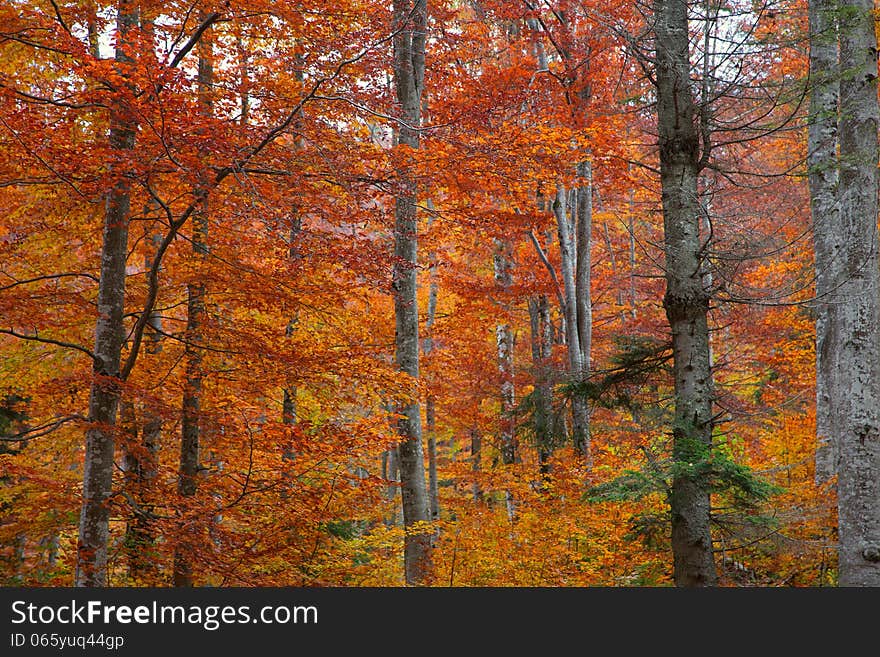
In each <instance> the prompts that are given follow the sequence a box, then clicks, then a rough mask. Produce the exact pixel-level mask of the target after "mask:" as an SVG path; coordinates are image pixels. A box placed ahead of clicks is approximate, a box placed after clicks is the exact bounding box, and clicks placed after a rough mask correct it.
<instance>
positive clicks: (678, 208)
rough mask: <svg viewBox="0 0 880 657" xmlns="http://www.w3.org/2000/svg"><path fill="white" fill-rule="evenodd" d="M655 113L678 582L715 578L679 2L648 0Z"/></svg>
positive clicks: (708, 379) (683, 9)
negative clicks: (701, 472) (704, 473)
mask: <svg viewBox="0 0 880 657" xmlns="http://www.w3.org/2000/svg"><path fill="white" fill-rule="evenodd" d="M654 19H655V21H656V22H655V28H654V29H655V39H656V85H657V118H658V128H659V147H660V180H661V186H662V196H663V228H664V252H665V259H666V295H665V297H664V300H663V305H664V307H665V309H666V316H667V319H668V321H669V326H670V329H671V331H672V349H673V375H674V378H675V382H674V395H675V417H674V420H673V427H672V434H673V448H672V452H673V459H674V461H675V462H676V463H677V464H679V465H681V467H680V468H677V472H676V474H675V475H674V477H673V482H672V492H671V494H670V498H671V499H670V504H671V514H672V553H673V576H674V579H675V583H676V585H677V586H714V585H715V584H716V583H717V574H716V571H715V561H714V559H713V555H712V536H711V532H710V524H709V511H710V506H709V493H708V492H707V491H706V489H705V487H704V485H703V483H702V482H701V480H700V479H699V478H698V477H697V476H696V475H693V474H691V473H692V472H693V470H692V469H691V468H692V464H694V463H698V462H702V461H704V460H705V459H707V458H708V457H709V456H710V451H711V446H712V398H713V392H712V372H711V367H710V364H709V330H708V313H709V293H708V291H707V290H705V289H704V288H703V284H702V277H701V273H702V266H701V258H702V248H701V247H702V245H701V243H700V208H699V199H698V196H697V177H698V174H699V167H700V164H699V163H700V144H699V135H698V132H697V113H696V108H695V104H694V99H693V91H692V89H691V86H690V61H689V54H688V45H689V41H688V16H687V3H686V2H685V1H684V0H655V1H654Z"/></svg>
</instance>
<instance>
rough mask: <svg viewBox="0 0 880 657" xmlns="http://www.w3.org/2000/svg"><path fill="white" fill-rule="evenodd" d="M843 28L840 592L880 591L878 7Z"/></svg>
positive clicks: (861, 8) (836, 314)
mask: <svg viewBox="0 0 880 657" xmlns="http://www.w3.org/2000/svg"><path fill="white" fill-rule="evenodd" d="M840 9H841V11H839V12H838V15H839V16H840V18H841V23H840V68H841V71H842V76H841V81H840V117H841V119H840V224H841V231H840V232H841V235H842V237H843V240H844V256H843V258H842V260H843V263H844V264H843V266H844V270H843V272H842V274H843V276H842V281H841V286H840V289H839V294H838V296H839V298H840V302H839V303H835V304H833V305H832V306H831V310H830V313H829V315H830V316H829V318H828V325H829V331H828V333H827V334H826V336H825V339H826V340H829V341H830V342H831V345H830V347H829V348H830V349H833V350H834V351H835V352H836V353H835V355H834V356H833V357H832V361H833V362H834V363H835V364H836V365H837V366H838V367H837V372H838V375H837V376H836V377H834V380H833V385H834V388H833V389H832V391H831V393H830V397H831V403H832V409H831V414H830V415H831V419H832V422H834V423H835V424H837V423H839V425H838V427H837V429H838V431H839V433H838V432H837V431H835V433H838V443H837V445H838V449H839V472H838V492H837V499H838V529H839V532H838V533H839V537H840V539H839V540H840V548H839V560H838V568H839V573H840V574H839V583H840V585H841V586H880V378H878V376H880V332H878V326H880V312H878V303H880V299H878V294H880V269H878V266H880V262H878V246H877V240H878V231H877V192H878V188H877V165H878V139H877V128H878V123H880V107H878V100H877V37H876V34H875V31H874V30H875V25H874V21H875V18H874V3H873V1H872V0H856V1H853V2H845V3H844V2H842V3H841V5H840Z"/></svg>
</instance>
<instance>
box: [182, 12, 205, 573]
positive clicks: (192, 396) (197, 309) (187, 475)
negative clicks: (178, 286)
mask: <svg viewBox="0 0 880 657" xmlns="http://www.w3.org/2000/svg"><path fill="white" fill-rule="evenodd" d="M203 20H204V17H203ZM210 32H211V28H210V27H209V28H208V29H207V30H206V31H205V34H204V35H203V37H202V38H201V40H200V41H199V43H198V53H199V63H198V96H199V111H200V113H201V115H202V117H203V118H205V119H207V118H209V117H210V116H211V112H212V101H211V94H212V91H211V86H212V84H213V81H214V70H213V52H212V50H213V44H212V39H211V36H210ZM207 184H208V180H205V181H204V184H203V185H201V187H202V188H203V189H204V188H206V187H207ZM192 245H193V255H194V261H195V263H197V264H198V265H199V269H200V270H201V269H202V266H203V265H204V263H205V260H206V258H205V256H206V255H207V253H208V195H207V193H202V194H201V200H200V204H199V208H198V209H197V210H196V212H194V213H193V238H192ZM196 276H199V274H196ZM206 318H207V315H206V311H205V283H204V281H202V280H200V279H198V278H196V280H193V281H191V282H190V283H189V284H188V285H187V315H186V373H185V380H184V392H183V415H182V419H181V436H180V467H179V477H178V481H177V492H178V493H179V494H180V495H181V496H182V497H193V496H194V495H195V494H196V491H197V490H198V474H199V469H200V462H199V461H200V454H199V453H200V448H201V442H202V420H201V415H202V413H201V410H202V383H203V378H204V373H203V368H202V362H203V358H204V350H203V349H202V345H203V344H204V340H205V334H204V325H205V320H206ZM192 551H193V540H192V539H191V537H187V538H184V539H183V540H180V541H179V542H178V544H177V546H176V547H175V551H174V573H173V580H174V586H181V587H186V586H192V585H193V567H192V559H193V554H192Z"/></svg>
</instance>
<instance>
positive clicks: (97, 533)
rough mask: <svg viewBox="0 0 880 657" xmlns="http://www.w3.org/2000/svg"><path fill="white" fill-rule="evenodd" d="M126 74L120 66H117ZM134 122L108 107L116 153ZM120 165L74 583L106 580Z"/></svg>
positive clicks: (107, 240)
mask: <svg viewBox="0 0 880 657" xmlns="http://www.w3.org/2000/svg"><path fill="white" fill-rule="evenodd" d="M138 21H139V13H138V9H137V5H136V4H135V3H134V2H127V1H125V0H123V1H121V2H120V3H119V5H118V14H117V30H118V41H117V46H116V55H115V59H116V62H117V65H120V64H129V63H131V62H133V61H134V59H133V55H134V53H133V52H127V50H128V48H129V41H130V39H131V34H132V32H133V31H134V30H136V29H137V26H138ZM119 68H120V69H121V70H120V72H121V73H122V75H123V76H124V75H125V68H124V66H119ZM136 129H137V127H136V124H135V122H134V120H133V118H132V117H131V115H130V113H129V112H128V111H127V109H126V108H125V107H121V106H119V105H117V106H114V107H112V108H111V110H110V135H109V139H110V146H111V147H112V148H113V149H114V150H115V151H117V152H119V153H120V160H121V161H123V162H124V160H125V153H127V152H129V151H131V150H133V149H134V142H135V133H136ZM124 168H125V167H124V165H121V166H120V165H114V164H112V163H111V164H110V171H111V173H112V174H115V175H117V176H118V179H117V180H116V182H115V183H114V184H113V187H112V188H111V189H110V190H109V191H108V192H107V197H106V200H105V205H104V234H103V244H102V246H101V269H100V282H99V284H98V319H97V321H96V323H95V349H94V354H95V361H94V365H93V380H92V383H91V387H90V390H89V426H90V427H91V428H90V429H89V430H88V431H87V432H86V447H85V460H84V466H83V492H82V508H81V511H80V518H79V536H78V540H77V556H76V574H75V577H74V583H75V585H76V586H82V587H102V586H107V541H108V539H109V535H110V530H109V522H110V505H109V504H110V503H109V499H110V494H111V490H112V484H113V456H114V451H115V441H114V432H115V424H116V411H117V407H118V404H119V395H120V384H121V381H120V360H121V354H122V343H123V338H124V327H123V308H124V305H125V263H126V259H127V257H128V226H129V220H130V218H131V184H130V182H129V181H128V179H127V178H125V176H124V175H123V174H124V173H125V171H124Z"/></svg>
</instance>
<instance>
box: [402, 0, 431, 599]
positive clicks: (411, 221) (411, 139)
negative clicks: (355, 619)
mask: <svg viewBox="0 0 880 657" xmlns="http://www.w3.org/2000/svg"><path fill="white" fill-rule="evenodd" d="M392 29H393V30H394V40H393V45H394V84H395V90H396V93H397V100H398V102H399V103H400V118H401V121H400V124H399V128H398V143H399V144H400V145H401V146H405V147H408V148H410V149H418V147H419V141H420V140H419V126H420V125H421V102H422V101H421V99H422V89H423V86H424V79H425V42H426V37H427V34H426V31H427V1H426V0H394V23H393V26H392ZM408 155H409V154H408V153H404V157H407V156H408ZM398 173H399V191H398V194H397V197H396V199H395V204H394V256H395V260H394V267H393V272H392V276H393V291H394V316H395V325H396V332H395V362H396V364H397V367H398V368H399V369H400V370H401V371H403V372H405V373H406V374H409V375H410V376H411V377H413V379H414V380H416V379H418V377H419V312H418V299H417V296H416V292H417V281H416V268H417V266H418V258H417V253H418V249H417V242H418V237H417V236H418V228H417V216H416V200H417V197H418V184H417V182H416V180H415V179H414V177H413V173H412V171H411V170H410V169H409V168H408V167H407V166H406V165H404V166H403V167H401V169H400V171H399V172H398ZM398 413H399V414H400V416H401V417H400V420H399V421H398V426H397V432H398V435H399V436H400V443H399V445H398V448H397V450H398V460H399V467H400V490H401V502H402V506H403V523H404V527H405V529H407V530H408V531H407V532H406V537H405V539H404V571H405V577H406V582H407V584H422V583H425V582H426V580H427V579H428V577H429V576H430V573H431V569H432V564H431V552H432V545H431V543H432V532H430V531H418V530H417V529H416V530H413V527H414V525H418V524H419V523H424V522H426V521H427V520H428V519H429V517H430V516H429V509H428V496H427V490H426V488H425V457H424V450H423V448H422V420H421V412H420V404H419V397H418V393H417V392H416V386H415V385H413V387H412V396H411V399H410V401H408V402H406V403H404V404H402V406H401V407H400V408H398Z"/></svg>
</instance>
